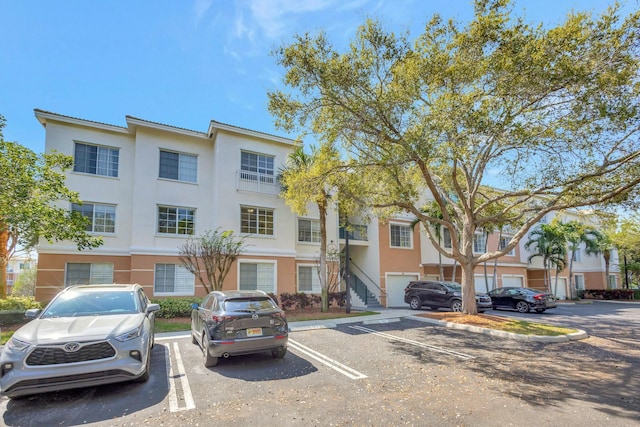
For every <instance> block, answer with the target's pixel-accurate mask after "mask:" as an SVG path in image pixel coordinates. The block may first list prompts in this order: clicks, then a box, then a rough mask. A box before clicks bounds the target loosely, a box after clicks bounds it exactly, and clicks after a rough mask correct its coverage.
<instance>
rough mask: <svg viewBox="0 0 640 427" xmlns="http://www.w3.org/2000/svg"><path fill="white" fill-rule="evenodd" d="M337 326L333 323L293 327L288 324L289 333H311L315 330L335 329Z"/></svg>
mask: <svg viewBox="0 0 640 427" xmlns="http://www.w3.org/2000/svg"><path fill="white" fill-rule="evenodd" d="M337 327H338V325H337V324H335V323H322V324H315V325H293V326H291V324H289V332H300V331H313V330H316V329H335V328H337Z"/></svg>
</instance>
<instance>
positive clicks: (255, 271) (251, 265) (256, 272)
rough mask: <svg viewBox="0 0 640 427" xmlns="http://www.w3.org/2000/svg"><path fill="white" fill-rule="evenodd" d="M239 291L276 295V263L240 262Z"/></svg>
mask: <svg viewBox="0 0 640 427" xmlns="http://www.w3.org/2000/svg"><path fill="white" fill-rule="evenodd" d="M238 289H240V290H260V291H265V292H271V293H276V263H275V262H257V261H255V262H254V261H240V262H239V264H238Z"/></svg>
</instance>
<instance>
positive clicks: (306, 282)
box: [298, 265, 321, 294]
mask: <svg viewBox="0 0 640 427" xmlns="http://www.w3.org/2000/svg"><path fill="white" fill-rule="evenodd" d="M298 292H308V293H312V294H319V293H320V292H321V289H320V276H319V274H318V267H317V266H315V265H314V266H311V265H299V266H298Z"/></svg>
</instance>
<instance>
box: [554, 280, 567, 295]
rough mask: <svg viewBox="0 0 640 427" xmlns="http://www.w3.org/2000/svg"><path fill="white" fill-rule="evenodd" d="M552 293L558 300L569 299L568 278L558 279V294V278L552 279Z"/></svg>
mask: <svg viewBox="0 0 640 427" xmlns="http://www.w3.org/2000/svg"><path fill="white" fill-rule="evenodd" d="M551 293H552V294H554V295H555V296H556V298H557V299H567V279H566V277H558V289H557V292H556V278H555V277H554V278H553V279H551Z"/></svg>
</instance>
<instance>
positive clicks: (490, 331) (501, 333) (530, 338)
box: [409, 316, 589, 343]
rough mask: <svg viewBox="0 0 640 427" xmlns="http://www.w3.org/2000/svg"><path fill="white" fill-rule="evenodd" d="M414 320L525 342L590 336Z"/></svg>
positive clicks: (550, 341)
mask: <svg viewBox="0 0 640 427" xmlns="http://www.w3.org/2000/svg"><path fill="white" fill-rule="evenodd" d="M409 318H410V319H412V320H417V321H419V322H424V323H431V324H434V325H439V326H446V327H447V328H451V329H461V330H466V331H471V332H476V333H480V334H485V335H491V336H495V337H501V338H508V339H512V340H515V341H523V342H543V343H559V342H569V341H577V340H583V339H585V338H589V334H587V333H586V332H585V331H583V330H578V332H574V333H571V334H566V335H557V336H553V337H550V336H545V335H522V334H514V333H512V332H506V331H496V330H495V329H488V328H482V327H480V326H473V325H464V324H461V323H453V322H443V321H441V320H436V319H428V318H425V317H419V316H409Z"/></svg>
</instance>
